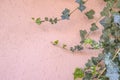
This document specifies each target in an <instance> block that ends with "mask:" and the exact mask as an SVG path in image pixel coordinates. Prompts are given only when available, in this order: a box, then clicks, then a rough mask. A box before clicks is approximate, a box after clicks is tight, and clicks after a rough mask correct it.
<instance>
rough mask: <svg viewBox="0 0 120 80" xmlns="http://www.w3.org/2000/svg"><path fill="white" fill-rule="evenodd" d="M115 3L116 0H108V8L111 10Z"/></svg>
mask: <svg viewBox="0 0 120 80" xmlns="http://www.w3.org/2000/svg"><path fill="white" fill-rule="evenodd" d="M114 3H115V1H114V0H109V1H108V2H107V4H106V5H107V8H108V9H109V10H110V9H111V8H112V7H113V5H114Z"/></svg>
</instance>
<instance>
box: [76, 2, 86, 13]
mask: <svg viewBox="0 0 120 80" xmlns="http://www.w3.org/2000/svg"><path fill="white" fill-rule="evenodd" d="M78 9H79V10H80V11H81V12H82V11H83V10H85V9H86V7H85V6H84V5H83V4H80V5H79V7H78Z"/></svg>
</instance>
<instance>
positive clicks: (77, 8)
mask: <svg viewBox="0 0 120 80" xmlns="http://www.w3.org/2000/svg"><path fill="white" fill-rule="evenodd" d="M77 9H78V7H77V8H75V9H74V10H73V11H72V12H71V13H70V15H71V14H73V13H74V12H75V11H76V10H77Z"/></svg>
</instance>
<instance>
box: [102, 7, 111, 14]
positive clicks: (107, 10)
mask: <svg viewBox="0 0 120 80" xmlns="http://www.w3.org/2000/svg"><path fill="white" fill-rule="evenodd" d="M109 11H110V10H109V8H108V7H104V9H103V11H102V12H101V13H100V14H101V16H109Z"/></svg>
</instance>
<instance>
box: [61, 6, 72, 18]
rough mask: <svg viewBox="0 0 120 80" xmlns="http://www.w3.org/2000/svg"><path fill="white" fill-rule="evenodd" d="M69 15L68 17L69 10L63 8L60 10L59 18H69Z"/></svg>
mask: <svg viewBox="0 0 120 80" xmlns="http://www.w3.org/2000/svg"><path fill="white" fill-rule="evenodd" d="M69 17H70V10H69V9H67V8H65V10H64V11H63V12H62V16H61V18H62V19H63V20H64V19H69Z"/></svg>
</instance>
